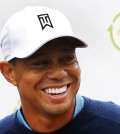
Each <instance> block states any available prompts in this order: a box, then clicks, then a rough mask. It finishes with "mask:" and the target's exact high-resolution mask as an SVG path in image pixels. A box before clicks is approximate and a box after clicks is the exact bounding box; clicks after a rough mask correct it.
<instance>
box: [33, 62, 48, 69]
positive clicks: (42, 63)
mask: <svg viewBox="0 0 120 134" xmlns="http://www.w3.org/2000/svg"><path fill="white" fill-rule="evenodd" d="M30 65H31V66H33V67H37V68H45V67H47V66H48V65H49V61H48V60H37V61H34V62H32V63H31V64H30Z"/></svg>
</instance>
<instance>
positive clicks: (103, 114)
mask: <svg viewBox="0 0 120 134" xmlns="http://www.w3.org/2000/svg"><path fill="white" fill-rule="evenodd" d="M0 44H1V48H2V51H3V55H4V58H5V61H3V62H1V64H0V69H1V72H2V74H3V75H4V77H5V78H6V80H7V81H8V82H10V83H12V84H13V85H14V86H16V87H17V89H18V92H19V94H20V98H21V107H20V109H18V110H17V111H16V112H15V113H13V114H11V115H9V116H7V117H5V118H3V119H2V120H1V121H0V134H40V133H53V134H67V133H69V134H89V133H91V134H107V133H109V134H119V133H120V107H119V106H117V105H116V104H114V103H111V102H101V101H97V100H92V99H89V98H86V97H83V96H80V95H79V94H77V92H78V90H79V88H80V81H81V77H80V76H81V69H80V66H79V64H78V61H77V57H76V53H75V49H76V48H78V47H79V48H83V47H87V44H86V43H85V42H83V41H82V40H81V39H79V38H77V37H75V36H73V33H72V30H71V26H70V23H69V21H68V20H67V18H66V17H65V16H64V15H63V14H62V13H60V12H59V11H56V10H53V9H49V8H46V7H39V6H37V7H27V8H25V9H24V10H22V11H19V12H17V13H15V14H14V15H13V16H12V17H11V18H10V19H9V20H8V22H7V23H6V24H5V26H4V28H3V30H2V32H1V36H0Z"/></svg>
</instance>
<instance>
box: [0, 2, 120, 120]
mask: <svg viewBox="0 0 120 134" xmlns="http://www.w3.org/2000/svg"><path fill="white" fill-rule="evenodd" d="M11 3H14V4H11ZM63 3H64V4H63ZM28 5H42V6H48V7H51V8H55V9H58V10H60V11H62V12H63V13H65V14H66V16H67V17H68V19H69V20H70V23H71V25H72V27H73V32H74V33H75V34H76V35H77V36H79V37H80V38H81V39H82V40H84V41H86V42H87V44H88V48H86V49H77V50H76V51H77V56H78V61H79V63H80V67H81V87H80V90H79V93H80V94H81V95H84V96H88V97H90V98H93V99H100V100H105V101H113V102H115V103H117V104H120V95H119V90H120V0H116V1H115V0H104V1H100V0H75V1H74V0H69V1H64V0H58V1H56V0H52V1H49V0H44V1H42V0H34V1H32V0H29V1H24V0H21V1H17V0H11V1H7V5H6V0H5V1H3V2H2V4H1V7H0V28H1V29H2V26H3V24H4V23H5V22H6V20H7V19H8V18H9V17H10V16H11V14H12V13H13V12H15V11H18V10H20V9H23V8H24V7H25V6H28ZM6 6H7V7H6ZM13 6H14V7H13ZM6 9H7V10H6ZM1 29H0V30H1ZM0 60H3V58H2V52H1V50H0ZM18 100H19V94H18V91H17V89H16V87H14V86H12V85H11V84H9V83H8V82H7V81H6V80H5V79H4V78H3V76H2V75H1V74H0V118H2V117H4V116H6V115H8V114H9V113H11V112H13V111H14V110H15V109H16V108H17V107H19V103H18Z"/></svg>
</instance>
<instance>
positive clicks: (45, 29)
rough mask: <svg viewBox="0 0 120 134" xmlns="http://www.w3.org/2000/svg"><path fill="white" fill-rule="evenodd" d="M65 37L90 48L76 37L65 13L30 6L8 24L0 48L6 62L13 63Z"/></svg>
mask: <svg viewBox="0 0 120 134" xmlns="http://www.w3.org/2000/svg"><path fill="white" fill-rule="evenodd" d="M62 37H66V38H68V37H69V38H71V39H72V40H73V41H75V42H76V44H77V45H76V46H77V47H87V44H86V43H85V42H84V41H82V40H81V39H79V38H77V37H75V36H74V35H73V33H72V29H71V26H70V23H69V21H68V19H67V18H66V16H65V15H64V14H62V13H61V12H59V11H57V10H53V9H50V8H47V7H41V6H30V7H26V8H25V9H24V10H21V11H19V12H17V13H15V14H13V15H12V16H11V18H10V19H9V20H8V21H7V23H6V24H5V26H4V27H3V30H2V32H1V35H0V45H1V48H2V51H3V56H4V59H5V60H6V61H10V60H11V59H13V58H26V57H29V56H31V55H32V54H33V53H35V52H36V51H37V50H38V49H39V48H40V47H41V46H43V45H44V44H46V43H47V42H48V41H51V40H53V39H57V38H62ZM74 44H75V43H74Z"/></svg>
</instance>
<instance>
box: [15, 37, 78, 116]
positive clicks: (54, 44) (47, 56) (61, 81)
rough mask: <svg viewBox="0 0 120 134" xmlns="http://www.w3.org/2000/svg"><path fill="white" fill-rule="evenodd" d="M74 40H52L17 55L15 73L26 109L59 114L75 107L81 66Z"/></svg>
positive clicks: (23, 105)
mask: <svg viewBox="0 0 120 134" xmlns="http://www.w3.org/2000/svg"><path fill="white" fill-rule="evenodd" d="M72 44H73V42H72V41H70V40H68V39H60V40H53V41H51V42H49V43H47V44H46V45H44V46H43V47H42V48H40V49H39V50H38V51H37V52H36V53H35V54H33V55H32V56H30V57H29V58H25V59H17V60H16V65H15V66H14V69H15V77H16V82H17V87H18V91H19V93H20V97H21V102H22V107H23V109H24V110H28V111H31V112H32V111H34V112H37V113H38V112H39V113H41V114H44V115H59V114H62V113H64V112H66V111H67V110H69V109H71V108H73V107H74V96H75V94H76V93H77V91H78V89H79V86H80V68H79V64H78V61H77V58H76V54H75V48H74V47H73V46H72Z"/></svg>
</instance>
